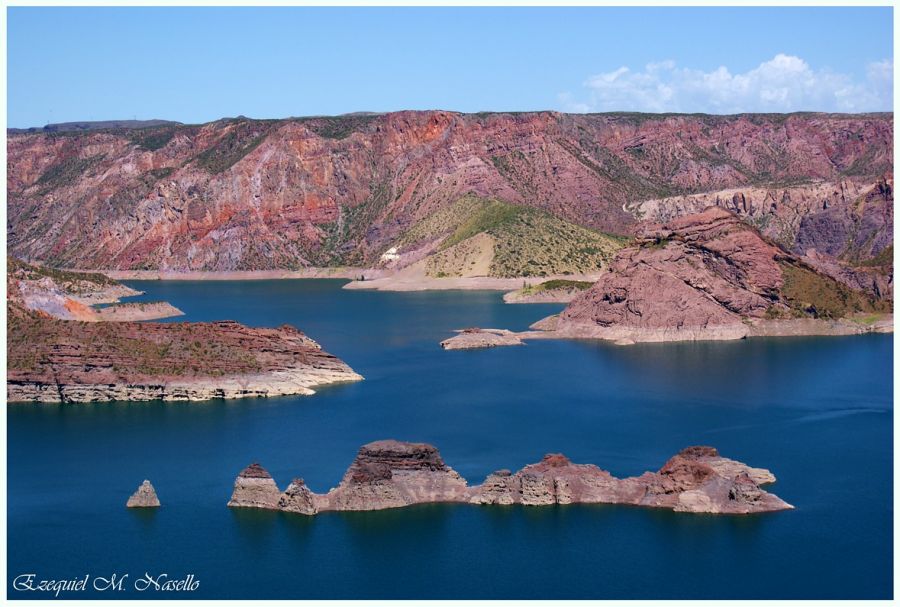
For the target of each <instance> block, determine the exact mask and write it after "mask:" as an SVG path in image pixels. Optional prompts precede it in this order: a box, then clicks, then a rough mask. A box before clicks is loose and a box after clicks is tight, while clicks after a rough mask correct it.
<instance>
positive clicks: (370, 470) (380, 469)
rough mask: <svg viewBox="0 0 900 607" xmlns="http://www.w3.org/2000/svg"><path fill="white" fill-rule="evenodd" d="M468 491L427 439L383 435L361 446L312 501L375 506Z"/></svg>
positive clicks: (324, 505) (332, 506)
mask: <svg viewBox="0 0 900 607" xmlns="http://www.w3.org/2000/svg"><path fill="white" fill-rule="evenodd" d="M467 495H468V488H467V487H466V481H465V479H463V478H462V477H460V476H459V474H457V473H456V471H455V470H453V469H452V468H450V467H449V466H448V465H447V464H445V463H444V460H443V459H441V455H440V453H438V450H437V449H435V448H434V447H432V446H431V445H426V444H424V443H404V442H399V441H394V440H384V441H376V442H374V443H369V444H368V445H365V446H363V447H362V448H361V449H360V450H359V453H358V454H357V455H356V459H354V460H353V463H352V464H351V465H350V468H349V469H348V470H347V472H346V474H344V478H343V479H341V483H340V484H339V485H338V486H337V487H336V488H334V489H332V490H331V491H329V492H328V493H327V494H325V495H323V496H319V497H317V499H316V502H317V506H318V509H319V510H373V509H381V508H397V507H400V506H409V505H412V504H420V503H427V502H446V501H465V499H466V497H467ZM373 504H377V505H378V507H377V508H372V505H373Z"/></svg>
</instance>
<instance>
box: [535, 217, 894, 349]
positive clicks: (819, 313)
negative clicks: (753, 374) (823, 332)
mask: <svg viewBox="0 0 900 607" xmlns="http://www.w3.org/2000/svg"><path fill="white" fill-rule="evenodd" d="M638 234H639V235H638V238H637V240H636V243H635V246H632V247H629V248H626V249H623V250H622V251H620V252H619V254H618V256H617V257H616V259H615V260H614V261H613V263H612V264H611V266H610V270H609V271H608V272H607V273H606V274H604V275H603V276H602V277H601V278H600V280H598V281H597V282H596V283H595V284H594V286H592V287H591V288H590V289H588V290H587V291H584V292H583V293H582V294H581V295H579V296H577V297H576V298H575V299H574V300H573V301H572V302H571V303H570V304H569V305H568V307H567V308H566V309H565V310H564V311H563V312H562V313H561V314H560V315H559V317H558V318H554V319H552V320H549V321H546V322H542V323H539V324H538V325H536V328H546V329H555V331H554V333H555V334H556V335H557V336H569V337H593V338H601V339H610V340H618V341H623V342H629V341H678V340H694V339H736V338H741V337H745V336H748V335H752V334H754V331H757V328H756V327H757V326H759V327H761V328H760V329H759V331H769V332H770V333H767V334H773V333H771V332H773V331H774V332H776V333H777V331H775V330H774V329H773V328H772V327H773V323H776V324H777V323H779V322H782V321H783V322H785V323H788V324H785V325H784V326H785V327H789V326H790V325H789V323H790V322H792V321H797V320H810V321H812V320H818V321H823V322H825V321H838V320H839V319H844V318H847V317H854V316H855V315H859V314H865V315H867V318H869V319H870V320H872V319H874V318H876V316H873V315H874V314H875V313H887V312H889V311H890V309H891V304H890V302H889V301H885V300H879V299H877V298H875V297H874V296H872V295H870V294H866V293H863V292H860V291H854V290H852V289H850V288H848V287H846V286H845V285H843V284H842V283H839V282H837V281H836V280H834V279H832V278H830V277H828V276H826V275H824V274H821V273H819V272H817V271H816V270H815V269H814V268H812V267H810V266H808V265H807V264H805V263H804V262H803V261H802V260H801V259H799V258H798V257H797V256H795V255H792V254H791V253H788V252H787V251H785V250H784V249H783V248H781V247H779V246H778V245H777V244H775V243H774V242H772V241H769V240H767V239H765V238H764V237H763V236H761V235H760V234H759V232H758V231H757V230H755V229H754V228H752V227H750V226H749V225H747V224H746V223H743V222H741V221H740V220H739V219H738V218H737V217H736V216H735V215H734V214H733V213H730V212H728V211H726V210H724V209H722V208H719V207H711V208H709V209H707V210H705V211H703V212H702V213H698V214H695V215H687V216H684V217H680V218H678V219H673V220H672V221H670V222H668V223H665V224H644V225H642V226H641V227H640V228H639V230H638ZM866 322H868V321H866ZM851 324H852V323H851ZM860 330H862V329H860Z"/></svg>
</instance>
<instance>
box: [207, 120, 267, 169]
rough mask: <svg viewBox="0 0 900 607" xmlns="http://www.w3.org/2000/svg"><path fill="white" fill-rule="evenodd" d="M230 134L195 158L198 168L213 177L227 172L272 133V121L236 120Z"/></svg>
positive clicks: (230, 127)
mask: <svg viewBox="0 0 900 607" xmlns="http://www.w3.org/2000/svg"><path fill="white" fill-rule="evenodd" d="M232 122H233V124H231V125H230V126H229V128H228V132H227V133H226V134H225V135H224V136H223V137H222V138H221V139H219V140H218V141H217V142H216V143H214V144H213V145H212V146H211V147H209V148H207V149H206V150H204V151H202V152H200V154H198V155H197V156H196V157H195V159H194V160H195V162H196V163H197V165H198V166H200V167H202V168H204V169H205V170H206V171H208V172H209V173H212V174H213V175H215V174H217V173H222V172H224V171H227V170H228V169H230V168H231V167H233V166H234V165H235V164H237V163H238V162H239V161H240V160H241V159H242V158H243V157H244V156H246V155H247V154H249V153H250V152H252V151H253V150H255V149H256V148H257V146H259V144H260V143H262V142H263V141H264V140H265V138H266V136H267V135H268V134H269V132H270V131H271V129H272V127H273V125H274V123H275V121H272V120H246V119H245V120H234V121H232Z"/></svg>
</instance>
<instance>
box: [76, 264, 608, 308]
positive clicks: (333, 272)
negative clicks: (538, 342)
mask: <svg viewBox="0 0 900 607" xmlns="http://www.w3.org/2000/svg"><path fill="white" fill-rule="evenodd" d="M406 269H407V268H404V270H406ZM65 271H67V272H84V273H95V274H103V275H105V276H108V277H109V278H112V279H113V280H136V281H142V280H185V281H187V280H195V281H227V280H304V279H322V278H326V279H327V278H333V279H346V280H349V281H350V282H349V283H347V284H346V285H344V287H343V288H345V289H348V290H371V291H396V292H404V291H478V290H486V291H509V292H512V291H517V290H519V289H521V288H522V286H523V284H524V285H528V286H535V285H538V284H540V283H543V282H547V281H548V280H570V281H586V282H596V280H597V279H598V278H599V277H600V275H601V274H603V272H596V273H592V274H558V275H557V274H554V275H551V276H517V277H512V278H500V277H496V276H452V277H445V278H436V277H430V276H424V275H423V274H421V273H419V272H404V271H403V270H400V271H397V270H385V269H378V268H360V267H354V266H335V267H310V268H304V269H302V270H223V271H218V270H209V271H206V270H191V271H185V272H179V271H173V270H102V269H99V270H84V269H77V268H67V269H65ZM361 276H362V277H364V278H365V280H359V278H360V277H361ZM516 303H519V302H516ZM522 303H525V302H522Z"/></svg>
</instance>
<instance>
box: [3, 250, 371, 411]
mask: <svg viewBox="0 0 900 607" xmlns="http://www.w3.org/2000/svg"><path fill="white" fill-rule="evenodd" d="M15 267H17V266H15V265H14V264H11V265H10V268H15ZM52 272H54V273H55V276H56V279H55V280H56V281H57V282H58V283H60V284H68V283H69V282H72V281H73V280H75V278H73V277H77V276H78V275H76V274H71V273H67V272H62V271H59V270H53V271H52ZM42 280H43V279H42ZM110 282H112V281H110ZM23 283H24V284H26V285H28V284H29V283H30V281H28V280H22V279H20V278H18V277H17V273H16V271H15V270H14V269H11V271H10V273H9V274H8V276H7V336H8V337H7V369H6V371H7V381H6V394H7V400H8V401H10V402H64V403H76V402H95V401H109V400H132V401H146V400H157V399H161V400H208V399H213V398H241V397H258V396H278V395H285V394H313V392H314V390H313V389H314V388H315V387H316V386H320V385H325V384H331V383H336V382H347V381H358V380H360V379H362V377H361V376H360V375H358V374H357V373H355V372H354V371H353V370H352V369H351V368H350V367H349V366H347V364H346V363H344V362H343V361H341V360H339V359H338V358H336V357H334V356H332V355H331V354H328V353H327V352H323V351H322V348H321V347H320V346H319V344H318V343H316V342H315V341H313V340H312V339H310V338H309V337H307V336H306V335H304V334H303V333H301V332H300V331H298V330H297V329H295V328H293V327H291V326H287V325H285V326H282V327H279V328H277V329H265V328H251V327H246V326H244V325H241V324H238V323H236V322H231V321H221V322H212V323H166V324H163V323H138V322H80V321H76V320H61V319H59V318H55V317H53V315H52V314H51V312H52V311H53V310H55V308H54V309H51V310H50V311H48V310H47V309H45V308H41V307H33V303H34V300H33V299H31V300H29V299H28V296H27V295H24V294H23V292H22V285H23ZM32 294H33V293H32ZM79 305H82V307H86V306H83V304H79ZM67 309H68V308H67ZM72 309H76V308H72ZM77 309H80V308H77ZM92 320H97V319H92ZM101 320H102V319H101Z"/></svg>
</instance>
